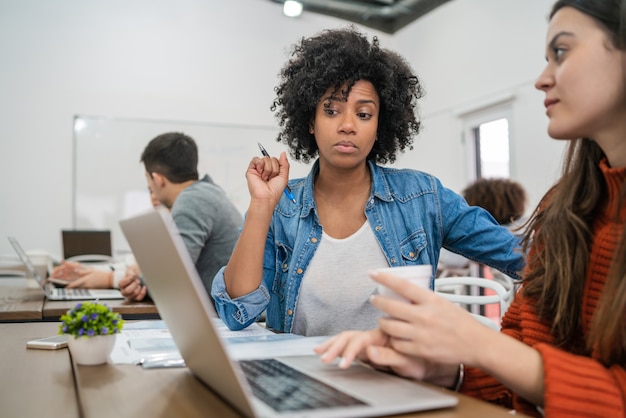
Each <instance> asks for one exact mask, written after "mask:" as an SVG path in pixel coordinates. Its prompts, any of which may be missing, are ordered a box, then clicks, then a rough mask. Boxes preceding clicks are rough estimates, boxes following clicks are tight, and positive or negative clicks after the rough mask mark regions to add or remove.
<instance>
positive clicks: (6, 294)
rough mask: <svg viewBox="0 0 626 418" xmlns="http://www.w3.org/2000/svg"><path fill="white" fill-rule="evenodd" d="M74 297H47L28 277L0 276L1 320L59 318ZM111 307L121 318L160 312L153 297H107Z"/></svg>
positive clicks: (18, 320) (157, 315)
mask: <svg viewBox="0 0 626 418" xmlns="http://www.w3.org/2000/svg"><path fill="white" fill-rule="evenodd" d="M76 303H77V301H71V300H70V301H51V300H47V299H46V297H45V296H44V292H43V290H42V289H41V287H39V285H38V284H37V283H36V282H35V280H34V279H31V278H24V277H19V278H7V277H2V278H0V322H30V321H58V320H59V317H60V316H61V315H62V314H63V313H65V312H66V311H67V310H68V309H71V308H72V307H74V306H75V305H76ZM106 304H107V305H109V306H110V307H111V308H112V309H113V311H115V312H119V313H121V314H122V317H123V318H124V319H128V320H132V319H158V318H159V313H158V311H157V308H156V306H155V305H154V303H153V302H152V301H147V302H130V301H127V300H124V299H119V300H107V301H106Z"/></svg>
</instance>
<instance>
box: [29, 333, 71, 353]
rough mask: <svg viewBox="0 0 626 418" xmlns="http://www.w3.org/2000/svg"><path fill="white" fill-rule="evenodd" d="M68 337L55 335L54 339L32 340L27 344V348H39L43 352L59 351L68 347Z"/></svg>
mask: <svg viewBox="0 0 626 418" xmlns="http://www.w3.org/2000/svg"><path fill="white" fill-rule="evenodd" d="M67 339H68V336H67V335H54V336H52V337H45V338H39V339H36V340H30V341H28V342H27V343H26V348H38V349H41V350H58V349H59V348H64V347H67Z"/></svg>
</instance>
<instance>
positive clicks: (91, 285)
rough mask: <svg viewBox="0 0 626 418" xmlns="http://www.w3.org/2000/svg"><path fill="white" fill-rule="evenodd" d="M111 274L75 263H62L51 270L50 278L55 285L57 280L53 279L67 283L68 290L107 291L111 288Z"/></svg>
mask: <svg viewBox="0 0 626 418" xmlns="http://www.w3.org/2000/svg"><path fill="white" fill-rule="evenodd" d="M112 274H113V272H112V271H106V270H99V269H95V268H93V267H86V266H84V265H83V264H80V263H77V262H75V261H62V262H61V265H59V266H57V267H55V268H54V270H52V273H51V274H50V278H51V279H52V280H51V281H52V282H55V283H58V280H54V279H61V280H65V281H67V286H66V287H67V288H68V289H72V288H84V289H107V288H109V287H111V283H112V280H111V279H112Z"/></svg>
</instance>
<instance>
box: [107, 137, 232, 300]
mask: <svg viewBox="0 0 626 418" xmlns="http://www.w3.org/2000/svg"><path fill="white" fill-rule="evenodd" d="M140 161H141V162H142V163H143V164H144V167H145V170H146V172H145V175H146V181H147V182H148V187H149V189H150V191H151V192H152V193H153V194H154V196H155V197H156V200H157V201H158V202H159V203H160V204H161V205H163V206H165V207H166V208H167V209H169V210H170V212H171V214H172V219H173V220H174V223H175V224H176V227H177V228H178V230H179V232H180V235H181V237H182V239H183V242H184V243H185V246H186V247H187V250H188V251H189V255H190V256H191V258H192V260H193V261H194V263H195V265H196V269H197V270H198V273H199V275H200V277H201V279H202V282H203V284H204V286H205V288H206V290H207V292H208V293H210V291H211V283H212V281H213V277H214V276H215V274H216V272H217V271H218V270H219V269H220V267H222V266H223V265H224V264H226V263H227V262H228V260H229V258H230V254H231V252H232V250H233V247H234V245H235V242H236V241H237V238H238V236H239V228H240V225H241V223H242V222H243V219H242V216H241V214H240V213H239V211H238V210H237V208H236V207H235V205H234V204H233V203H232V202H231V201H230V200H229V199H228V196H226V193H225V192H224V190H222V188H220V187H219V186H218V185H217V184H215V183H214V182H213V180H211V178H210V177H209V175H208V174H205V176H204V177H203V178H202V179H199V176H198V148H197V146H196V143H195V142H194V140H193V139H192V138H190V137H189V136H187V135H184V134H182V133H178V132H170V133H165V134H162V135H159V136H157V137H156V138H154V139H153V140H152V141H150V142H149V143H148V145H147V146H146V148H145V149H144V151H143V153H142V154H141V160H140ZM119 286H120V291H121V292H122V294H123V295H124V296H125V297H126V298H127V299H130V300H142V299H143V298H144V297H145V296H146V294H147V291H148V289H147V288H146V286H145V285H144V284H143V281H142V280H141V274H140V272H139V271H138V269H132V270H130V271H128V272H127V274H126V276H125V277H124V278H123V279H122V280H121V281H120V283H119Z"/></svg>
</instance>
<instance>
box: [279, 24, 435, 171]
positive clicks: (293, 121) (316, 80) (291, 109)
mask: <svg viewBox="0 0 626 418" xmlns="http://www.w3.org/2000/svg"><path fill="white" fill-rule="evenodd" d="M291 55H292V56H291V58H290V59H289V61H288V62H287V63H286V64H285V66H284V67H283V69H282V70H281V72H280V83H279V84H278V86H276V87H275V89H274V91H275V92H276V99H274V102H273V104H272V106H271V110H272V111H273V112H275V116H276V118H277V119H278V124H279V126H281V128H282V129H281V132H280V133H279V135H278V138H277V139H276V140H277V141H278V142H284V143H286V144H287V145H288V146H289V148H290V154H291V156H292V157H293V158H294V159H296V160H301V161H303V162H305V163H308V162H310V161H311V159H313V158H315V157H316V156H317V150H318V148H317V144H316V142H315V137H314V135H313V134H311V133H310V132H309V126H310V123H311V121H313V120H314V116H315V108H316V106H317V103H318V102H319V100H320V98H321V97H322V95H323V94H324V93H325V92H326V90H328V89H329V88H331V87H334V88H335V94H337V95H340V96H341V97H343V98H344V99H345V98H347V97H348V95H349V93H350V90H351V89H352V86H353V85H354V84H355V83H356V82H357V81H359V80H365V81H369V82H371V83H372V84H373V85H374V88H375V89H376V92H377V93H378V96H379V98H380V104H381V106H380V115H379V119H378V120H379V122H378V132H377V134H378V140H377V141H376V142H375V144H374V147H373V148H372V151H371V152H370V154H369V155H368V159H371V160H374V161H375V162H377V163H381V164H385V163H388V162H390V163H393V162H394V161H395V160H396V154H397V152H398V151H401V152H404V151H405V149H406V148H407V147H408V148H409V149H413V146H412V143H413V138H414V136H415V135H416V134H417V133H418V132H419V129H420V122H419V121H418V119H417V115H416V112H417V100H418V99H419V98H421V97H422V96H423V93H424V92H423V89H422V86H421V85H420V82H419V80H418V78H417V76H416V75H415V74H414V73H413V71H412V69H411V67H410V65H409V64H408V63H407V62H406V60H405V59H403V58H402V57H401V56H400V55H398V54H397V53H395V52H392V51H389V50H386V49H382V48H380V47H379V43H378V39H377V38H376V37H374V38H373V40H372V42H370V41H369V40H368V39H367V37H366V36H364V35H363V34H361V33H360V32H359V31H358V30H357V29H356V28H355V27H354V26H349V27H347V28H344V29H330V30H325V31H322V32H321V33H320V34H318V35H316V36H313V37H310V38H302V40H301V41H300V42H299V43H297V44H295V45H294V47H293V52H292V54H291ZM343 86H346V88H345V89H343V90H342V87H343Z"/></svg>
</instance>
